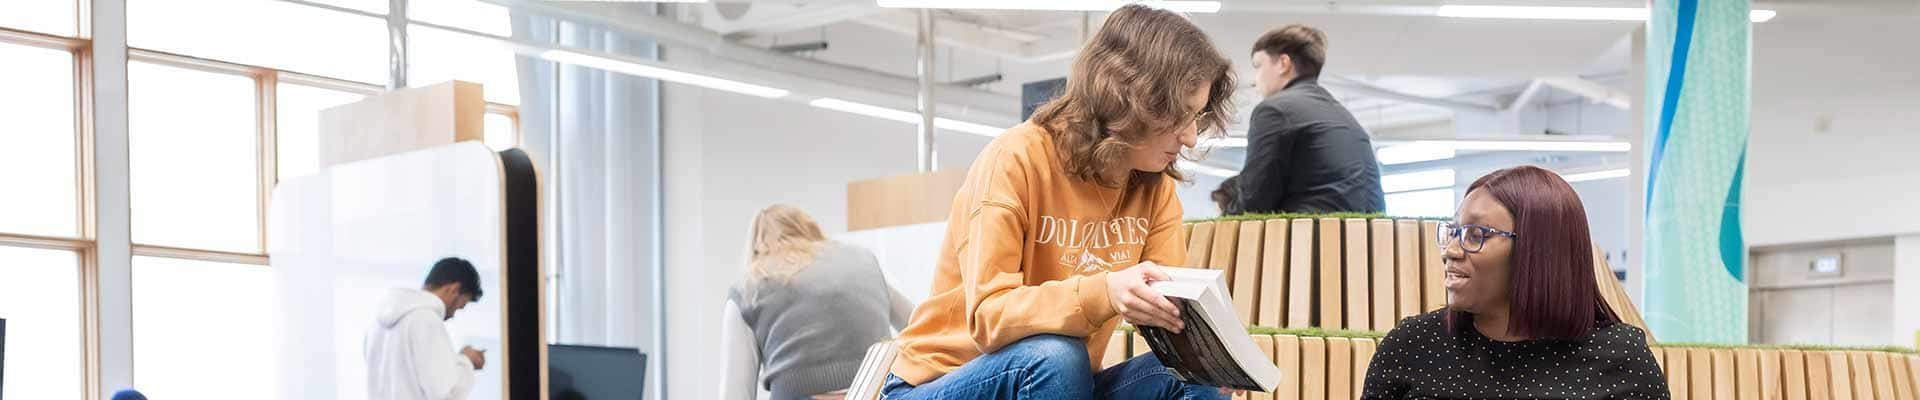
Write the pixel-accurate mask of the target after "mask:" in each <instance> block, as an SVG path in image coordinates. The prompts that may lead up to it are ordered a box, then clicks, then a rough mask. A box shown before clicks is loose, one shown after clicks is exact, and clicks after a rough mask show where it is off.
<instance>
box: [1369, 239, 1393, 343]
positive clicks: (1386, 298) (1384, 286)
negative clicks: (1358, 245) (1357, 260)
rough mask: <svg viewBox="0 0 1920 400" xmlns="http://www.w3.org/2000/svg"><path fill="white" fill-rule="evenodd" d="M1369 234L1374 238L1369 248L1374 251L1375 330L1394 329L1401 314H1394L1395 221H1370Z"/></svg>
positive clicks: (1372, 290) (1373, 312)
mask: <svg viewBox="0 0 1920 400" xmlns="http://www.w3.org/2000/svg"><path fill="white" fill-rule="evenodd" d="M1367 223H1368V226H1367V234H1368V235H1369V236H1371V237H1372V238H1373V240H1372V243H1370V244H1369V246H1368V247H1369V248H1371V249H1372V250H1373V251H1372V253H1373V257H1372V258H1370V259H1371V260H1372V261H1373V285H1372V286H1373V288H1372V289H1371V290H1370V292H1372V293H1373V311H1372V312H1371V313H1372V315H1373V330H1376V331H1387V330H1392V329H1393V324H1394V322H1395V321H1399V320H1400V317H1399V316H1398V315H1399V314H1396V313H1395V312H1394V307H1395V306H1396V305H1397V303H1395V302H1394V287H1393V280H1394V276H1393V268H1394V266H1393V221H1392V220H1384V219H1376V220H1372V221H1368V222H1367Z"/></svg>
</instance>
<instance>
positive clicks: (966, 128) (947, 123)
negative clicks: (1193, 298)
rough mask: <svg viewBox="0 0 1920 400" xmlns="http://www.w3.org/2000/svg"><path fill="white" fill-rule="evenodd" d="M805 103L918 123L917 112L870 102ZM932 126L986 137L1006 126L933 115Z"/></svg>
mask: <svg viewBox="0 0 1920 400" xmlns="http://www.w3.org/2000/svg"><path fill="white" fill-rule="evenodd" d="M807 105H811V106H814V107H820V108H825V109H829V110H834V111H841V112H846V113H852V114H860V115H865V116H869V117H874V118H879V119H884V120H890V121H899V122H905V123H909V124H915V125H919V124H920V114H919V113H914V112H908V111H901V110H895V109H891V108H886V107H881V106H876V105H872V104H863V103H856V102H851V101H846V100H841V99H835V98H830V97H822V98H819V99H814V100H813V101H810V102H807ZM933 126H934V127H935V128H940V129H946V130H951V131H956V132H966V133H971V134H975V135H980V136H986V137H994V136H1000V133H1001V132H1005V131H1006V128H995V127H992V126H987V125H982V124H976V123H972V122H966V121H960V120H952V119H946V118H939V117H935V118H934V119H933Z"/></svg>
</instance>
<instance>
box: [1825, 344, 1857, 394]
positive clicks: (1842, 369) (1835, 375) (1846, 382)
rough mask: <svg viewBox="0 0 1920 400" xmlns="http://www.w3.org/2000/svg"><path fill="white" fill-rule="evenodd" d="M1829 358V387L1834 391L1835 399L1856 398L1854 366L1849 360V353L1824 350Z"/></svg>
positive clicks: (1827, 358)
mask: <svg viewBox="0 0 1920 400" xmlns="http://www.w3.org/2000/svg"><path fill="white" fill-rule="evenodd" d="M1822 353H1825V355H1826V360H1827V377H1828V379H1827V388H1828V389H1831V390H1832V391H1833V400H1854V394H1855V393H1854V391H1853V368H1852V364H1850V363H1849V362H1848V361H1847V353H1845V352H1839V351H1827V352H1822Z"/></svg>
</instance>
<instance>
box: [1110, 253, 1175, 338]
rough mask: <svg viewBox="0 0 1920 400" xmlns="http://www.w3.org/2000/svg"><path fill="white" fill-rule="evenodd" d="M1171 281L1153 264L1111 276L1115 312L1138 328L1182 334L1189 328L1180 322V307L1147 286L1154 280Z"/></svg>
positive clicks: (1111, 298) (1142, 263)
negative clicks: (1159, 329)
mask: <svg viewBox="0 0 1920 400" xmlns="http://www.w3.org/2000/svg"><path fill="white" fill-rule="evenodd" d="M1168 279H1170V278H1168V277H1167V274H1166V273H1164V272H1160V266H1159V265H1156V264H1154V263H1153V262H1151V261H1148V262H1141V263H1139V264H1135V265H1134V266H1133V267H1132V268H1127V269H1123V270H1119V271H1114V272H1108V273H1107V302H1109V303H1112V305H1113V309H1114V310H1117V311H1119V312H1120V316H1121V317H1124V318H1126V321H1127V323H1129V324H1133V325H1134V326H1154V327H1160V328H1164V329H1167V330H1171V331H1173V333H1180V331H1181V330H1183V329H1186V328H1187V326H1186V323H1184V322H1181V321H1180V308H1179V307H1175V306H1174V305H1173V302H1172V301H1168V300H1167V297H1166V296H1162V295H1160V291H1159V290H1154V289H1153V288H1152V287H1149V286H1147V283H1149V282H1153V281H1164V280H1168Z"/></svg>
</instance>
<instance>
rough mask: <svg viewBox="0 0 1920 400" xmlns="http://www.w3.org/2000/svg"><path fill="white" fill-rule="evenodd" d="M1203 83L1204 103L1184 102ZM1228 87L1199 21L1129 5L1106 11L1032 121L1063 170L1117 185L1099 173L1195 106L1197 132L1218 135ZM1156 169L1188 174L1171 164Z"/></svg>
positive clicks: (1224, 67) (1223, 61) (1226, 64)
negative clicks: (1201, 105)
mask: <svg viewBox="0 0 1920 400" xmlns="http://www.w3.org/2000/svg"><path fill="white" fill-rule="evenodd" d="M1200 87H1210V88H1212V92H1211V93H1210V94H1209V95H1208V96H1207V105H1206V106H1204V108H1202V109H1200V110H1192V109H1189V107H1188V106H1187V105H1186V102H1185V101H1184V99H1185V98H1186V97H1187V95H1188V94H1189V93H1191V91H1193V90H1196V89H1198V88H1200ZM1233 90H1234V84H1233V73H1232V68H1231V64H1230V61H1228V60H1227V58H1226V57H1225V56H1222V55H1221V54H1220V50H1219V49H1217V48H1214V46H1213V41H1212V40H1211V39H1209V38H1207V35H1206V33H1205V32H1201V31H1200V28H1199V27H1197V26H1194V25H1193V23H1192V22H1191V21H1188V20H1187V18H1186V17H1185V16H1182V15H1180V14H1176V13H1174V12H1171V11H1167V10H1162V9H1157V8H1150V7H1146V6H1141V5H1137V4H1136V5H1128V6H1125V7H1121V8H1120V9H1118V10H1115V11H1114V12H1113V14H1111V15H1108V16H1107V20H1106V22H1105V23H1104V24H1103V25H1102V26H1101V27H1100V31H1099V32H1098V33H1096V34H1094V35H1093V37H1092V38H1090V39H1089V40H1088V41H1087V44H1086V45H1085V46H1084V47H1082V48H1081V49H1080V55H1079V57H1078V58H1077V59H1075V60H1074V62H1073V69H1072V70H1071V71H1070V72H1069V73H1068V76H1067V86H1066V88H1065V89H1064V90H1063V91H1062V92H1061V94H1060V97H1058V98H1055V99H1053V101H1050V102H1047V104H1045V105H1042V106H1040V109H1039V110H1037V111H1035V112H1034V115H1033V123H1034V124H1035V125H1039V126H1041V127H1043V128H1045V129H1046V130H1047V133H1048V134H1049V135H1051V136H1052V138H1053V140H1054V143H1056V144H1057V145H1058V148H1059V149H1060V151H1061V153H1063V154H1062V158H1063V159H1065V160H1066V169H1067V172H1068V174H1070V175H1072V176H1073V177H1075V178H1077V179H1081V180H1086V181H1092V182H1095V183H1098V184H1101V185H1104V186H1109V187H1121V186H1122V185H1124V184H1126V183H1127V182H1109V181H1108V179H1107V178H1106V177H1105V176H1104V175H1102V174H1101V172H1102V171H1104V170H1106V169H1107V168H1109V167H1111V166H1112V165H1115V164H1118V163H1122V162H1125V159H1126V156H1127V150H1129V149H1131V148H1133V146H1134V144H1136V143H1142V142H1145V141H1146V140H1147V139H1149V138H1151V137H1152V136H1154V135H1157V134H1160V133H1162V132H1165V131H1166V130H1167V129H1170V128H1175V127H1178V126H1179V125H1180V124H1187V123H1193V122H1195V121H1193V120H1192V119H1191V118H1193V116H1195V115H1198V114H1199V113H1200V112H1206V113H1207V114H1206V115H1205V116H1204V117H1202V118H1201V119H1200V120H1199V121H1197V122H1199V125H1200V126H1199V129H1200V130H1201V132H1202V135H1204V136H1208V137H1213V136H1220V135H1223V134H1224V132H1225V129H1226V126H1227V117H1229V116H1231V115H1233V112H1232V110H1231V108H1232V105H1231V103H1230V102H1229V101H1228V99H1229V98H1230V97H1232V96H1233ZM1143 174H1145V175H1151V174H1153V173H1148V172H1139V171H1135V172H1134V173H1133V174H1132V175H1131V176H1130V177H1129V179H1130V180H1138V178H1140V177H1141V175H1143ZM1160 174H1165V175H1167V176H1171V177H1173V178H1174V179H1176V180H1183V181H1184V180H1186V176H1185V175H1183V174H1182V173H1181V172H1180V171H1179V170H1177V169H1176V168H1174V167H1173V166H1168V167H1167V169H1166V170H1164V171H1162V172H1160ZM1154 181H1157V180H1151V181H1148V182H1154Z"/></svg>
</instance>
